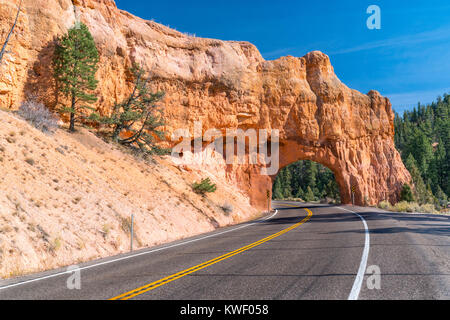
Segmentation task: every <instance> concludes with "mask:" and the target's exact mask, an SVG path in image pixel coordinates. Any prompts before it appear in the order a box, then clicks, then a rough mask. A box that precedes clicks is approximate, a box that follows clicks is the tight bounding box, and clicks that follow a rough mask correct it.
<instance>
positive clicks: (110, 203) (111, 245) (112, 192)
mask: <svg viewBox="0 0 450 320" xmlns="http://www.w3.org/2000/svg"><path fill="white" fill-rule="evenodd" d="M154 160H155V161H154V162H153V163H152V162H149V161H144V160H142V159H139V158H136V157H135V156H133V155H131V154H129V153H127V152H126V150H122V149H120V147H118V146H114V145H112V144H109V143H106V142H105V141H103V140H102V139H100V138H99V137H97V136H96V135H95V134H94V133H92V132H89V131H88V130H86V129H79V131H78V132H77V133H75V134H69V133H68V132H67V131H66V130H64V129H59V130H57V132H55V133H54V134H53V135H49V134H44V133H42V132H41V131H39V130H37V129H35V128H34V127H32V126H31V125H29V124H28V123H27V122H25V121H24V120H22V119H20V118H19V117H18V116H16V115H15V114H12V113H9V112H4V111H0V277H2V278H7V277H13V276H17V275H23V274H26V273H30V272H36V271H42V270H48V269H52V268H56V267H61V266H66V265H72V264H76V263H80V262H84V261H88V260H92V259H96V258H101V257H107V256H111V255H115V254H119V253H122V252H126V251H128V250H129V244H130V237H129V222H130V215H131V214H134V217H135V232H136V235H135V241H134V243H135V248H143V247H148V246H153V245H157V244H161V243H166V242H170V241H173V240H177V239H181V238H184V237H188V236H193V235H196V234H200V233H203V232H207V231H211V230H214V229H215V228H218V227H221V226H226V225H230V224H235V223H239V222H242V221H245V220H249V219H251V218H255V217H257V216H258V214H260V212H258V211H256V210H255V209H254V208H252V207H251V206H250V204H249V199H248V198H247V197H246V196H244V195H243V194H242V193H241V192H240V191H239V189H238V188H237V187H236V185H234V184H233V183H231V182H227V180H229V179H226V178H225V176H223V175H222V176H219V175H218V172H222V173H223V172H225V170H223V169H222V170H217V168H215V167H214V166H211V167H208V166H206V167H205V166H202V167H198V168H196V167H195V166H192V167H191V168H190V169H188V170H186V169H183V168H181V167H179V166H177V165H176V164H175V163H173V162H172V161H171V160H170V158H168V157H166V158H155V159H154ZM206 177H210V178H211V180H212V181H213V182H214V183H216V184H217V191H216V192H215V193H213V194H208V195H207V196H206V197H203V196H200V195H198V194H196V193H194V192H193V190H192V187H191V184H192V183H193V182H194V181H199V180H201V179H202V178H206ZM224 205H227V206H228V207H232V208H233V210H232V212H227V211H228V210H224V209H223V208H222V207H223V206H224Z"/></svg>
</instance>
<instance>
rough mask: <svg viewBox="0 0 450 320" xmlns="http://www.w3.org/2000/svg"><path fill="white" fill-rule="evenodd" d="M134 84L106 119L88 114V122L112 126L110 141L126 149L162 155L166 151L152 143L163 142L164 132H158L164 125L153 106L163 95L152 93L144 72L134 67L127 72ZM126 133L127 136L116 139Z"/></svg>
mask: <svg viewBox="0 0 450 320" xmlns="http://www.w3.org/2000/svg"><path fill="white" fill-rule="evenodd" d="M130 71H131V73H132V74H133V76H134V79H135V83H134V89H133V91H132V93H131V95H130V96H129V97H128V98H127V99H125V100H124V101H122V102H121V103H118V104H115V105H114V107H113V111H112V114H111V115H110V116H103V117H100V116H99V115H97V114H95V113H94V114H92V115H91V119H92V120H94V121H98V122H100V123H102V124H106V125H109V126H111V127H112V139H113V140H114V141H116V142H119V143H120V144H122V145H126V146H137V147H138V148H139V150H140V151H141V152H142V153H144V154H166V153H168V150H167V149H164V148H161V147H159V146H158V145H157V144H156V139H160V140H162V139H164V133H163V132H162V131H160V130H158V128H159V127H161V126H163V125H164V121H163V119H162V115H161V112H160V111H159V109H158V106H157V103H158V102H160V101H161V100H162V99H163V97H164V92H156V93H152V92H151V90H150V88H149V86H148V78H146V73H145V71H144V69H143V68H142V67H141V66H139V65H135V66H134V67H133V68H132V69H131V70H130ZM123 130H126V131H127V132H128V136H126V137H120V133H121V132H122V131H123Z"/></svg>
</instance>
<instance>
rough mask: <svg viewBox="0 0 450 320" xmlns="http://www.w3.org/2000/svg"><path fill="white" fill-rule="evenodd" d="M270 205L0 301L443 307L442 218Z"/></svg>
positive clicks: (40, 277) (445, 237) (448, 288)
mask: <svg viewBox="0 0 450 320" xmlns="http://www.w3.org/2000/svg"><path fill="white" fill-rule="evenodd" d="M274 207H275V208H277V213H276V214H275V215H270V216H267V217H265V218H264V219H260V220H258V221H253V222H249V223H246V224H242V225H239V226H233V227H228V228H223V229H219V230H216V231H215V232H212V233H209V234H204V235H201V236H198V237H194V238H190V239H184V240H182V241H177V242H174V243H171V244H166V245H164V246H159V247H154V248H150V249H146V250H142V251H137V252H133V253H132V254H127V255H121V256H116V257H112V258H109V259H103V260H98V261H93V262H91V263H87V264H82V265H80V267H81V271H80V273H79V275H80V280H81V281H80V284H81V288H80V289H72V290H70V289H68V287H67V281H68V278H69V277H72V278H71V280H72V281H73V280H74V279H75V278H74V273H72V272H70V273H67V272H66V271H67V269H60V270H53V271H50V272H45V273H40V274H35V275H31V276H27V277H22V278H17V279H12V280H6V281H0V299H33V300H38V299H111V298H117V299H169V300H170V299H177V300H179V299H180V300H185V299H188V300H197V299H198V300H210V299H219V300H221V299H227V300H247V299H278V300H286V299H289V300H296V299H349V298H352V299H450V217H448V216H436V215H418V214H400V213H387V212H382V211H381V210H377V209H373V208H360V207H350V206H339V207H336V206H326V205H305V204H299V203H295V202H276V203H275V204H274ZM366 226H367V229H366ZM378 271H379V272H380V273H379V276H378V275H377V274H378V273H377V272H378ZM365 273H366V274H365ZM364 274H365V275H364ZM71 283H74V282H71ZM378 285H379V288H377V287H378Z"/></svg>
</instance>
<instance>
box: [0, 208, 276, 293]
mask: <svg viewBox="0 0 450 320" xmlns="http://www.w3.org/2000/svg"><path fill="white" fill-rule="evenodd" d="M277 214H278V210H275V212H274V213H273V214H272V215H271V216H269V217H267V218H264V219H262V220H258V222H253V223H250V224H245V225H243V226H240V227H237V228H234V229H230V230H227V231H223V232H219V233H215V234H211V235H209V236H204V237H201V238H197V239H192V240H188V241H185V242H181V243H177V244H173V245H169V246H167V247H163V248H158V249H153V250H150V251H145V252H141V253H136V254H133V255H129V256H126V257H122V258H117V259H113V260H108V261H104V262H100V263H96V264H92V265H89V266H85V267H81V268H79V269H77V271H81V270H85V269H90V268H94V267H98V266H102V265H105V264H110V263H113V262H118V261H122V260H126V259H131V258H135V257H138V256H142V255H146V254H150V253H153V252H157V251H162V250H166V249H170V248H174V247H178V246H183V245H185V244H188V243H192V242H196V241H200V240H204V239H207V238H212V237H216V236H219V235H221V234H225V233H228V232H232V231H236V230H239V229H242V228H247V227H250V226H253V225H255V224H257V223H259V222H260V221H266V220H269V219H272V218H273V217H275V216H276V215H277ZM73 272H74V270H68V271H63V272H58V273H54V274H51V275H48V276H44V277H40V278H35V279H30V280H26V281H22V282H18V283H13V284H10V285H6V286H4V287H0V291H1V290H4V289H8V288H12V287H17V286H21V285H24V284H28V283H31V282H36V281H41V280H45V279H49V278H55V277H58V276H61V275H64V274H69V273H73Z"/></svg>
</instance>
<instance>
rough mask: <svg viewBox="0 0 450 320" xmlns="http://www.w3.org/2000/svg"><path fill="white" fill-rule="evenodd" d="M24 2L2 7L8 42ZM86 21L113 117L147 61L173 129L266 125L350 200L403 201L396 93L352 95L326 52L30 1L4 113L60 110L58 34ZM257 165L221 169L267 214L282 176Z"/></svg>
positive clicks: (100, 4)
mask: <svg viewBox="0 0 450 320" xmlns="http://www.w3.org/2000/svg"><path fill="white" fill-rule="evenodd" d="M18 2H19V0H13V1H12V0H0V19H1V22H2V23H1V25H0V35H1V36H2V39H3V38H4V36H5V35H6V33H7V31H8V29H9V27H10V25H11V23H12V22H13V20H14V17H15V12H16V11H15V10H16V8H17V4H18ZM77 19H79V20H81V21H82V22H84V23H85V24H86V25H87V26H88V27H89V29H90V30H91V32H92V34H93V36H94V38H95V41H96V44H97V47H98V49H99V52H100V55H101V63H100V69H99V71H98V73H97V78H98V80H99V81H100V83H99V86H98V96H99V101H98V104H97V107H98V108H99V110H100V111H101V112H103V113H107V112H108V109H109V108H110V107H111V106H112V105H113V103H114V102H116V101H118V100H121V99H123V98H124V97H125V96H126V95H127V94H128V93H129V92H130V90H131V87H132V83H131V81H130V74H129V72H128V71H127V70H128V68H129V67H130V66H131V65H132V64H133V63H135V62H137V63H140V64H142V65H143V66H144V67H145V68H146V69H147V70H149V72H150V73H151V76H152V86H153V88H154V89H155V90H163V91H165V92H166V99H165V101H164V106H165V115H166V122H167V126H166V128H165V129H166V131H167V132H168V133H171V132H173V131H174V130H176V129H178V128H190V127H192V124H193V122H194V121H202V123H203V129H204V130H206V129H209V128H217V129H221V130H224V129H226V128H241V129H244V130H245V129H249V128H255V129H258V128H261V129H269V130H272V129H279V130H280V165H281V167H283V166H286V165H288V164H290V163H292V162H294V161H297V160H302V159H303V160H313V161H316V162H318V163H321V164H323V165H325V166H327V167H328V168H330V169H331V170H332V171H333V172H334V173H335V176H336V180H337V182H338V184H339V187H340V192H341V198H342V200H343V202H344V203H349V202H351V186H353V185H354V186H356V192H355V202H356V203H357V204H375V203H377V202H379V201H380V200H383V199H385V198H389V200H391V201H396V200H398V197H399V193H400V190H401V187H402V186H403V184H404V183H407V182H409V181H410V180H411V178H410V175H409V173H408V171H407V170H406V169H405V167H404V165H403V163H402V161H401V158H400V155H399V154H398V152H397V150H396V149H395V146H394V141H393V136H394V128H393V119H394V114H393V112H392V109H391V104H390V102H389V100H388V99H387V98H384V97H382V96H381V95H380V94H379V93H378V92H376V91H370V92H369V93H368V94H367V95H365V94H362V93H359V92H358V91H355V90H352V89H349V88H348V87H347V86H345V85H344V84H343V83H342V82H341V81H340V80H339V79H338V78H337V76H336V75H335V73H334V70H333V67H332V65H331V63H330V60H329V58H328V56H326V55H325V54H323V53H321V52H318V51H315V52H310V53H308V54H307V55H305V56H304V57H301V58H296V57H291V56H288V57H283V58H280V59H278V60H274V61H265V60H264V59H263V58H262V56H261V54H260V53H259V51H258V50H257V49H256V47H255V46H253V45H252V44H250V43H247V42H235V41H220V40H214V39H202V38H197V37H193V36H190V35H186V34H183V33H180V32H178V31H175V30H173V29H170V28H167V27H165V26H163V25H160V24H158V23H155V22H152V21H145V20H143V19H140V18H138V17H135V16H133V15H131V14H129V13H127V12H125V11H122V10H119V9H118V8H117V7H116V5H115V3H114V1H112V0H77V1H70V0H52V1H48V0H24V4H23V11H22V14H21V15H20V18H19V22H18V25H17V27H16V30H15V34H14V37H13V38H12V39H11V42H10V45H9V47H8V53H7V54H6V55H5V57H4V61H3V63H2V65H1V66H0V106H1V107H3V108H17V107H18V105H19V104H20V102H21V101H22V100H23V99H25V97H26V96H27V95H28V94H30V93H34V94H37V95H38V96H39V97H40V99H41V100H42V101H44V102H45V103H46V104H47V105H48V106H49V107H50V108H53V107H55V105H56V103H57V100H58V96H57V95H56V93H55V88H54V83H53V80H52V77H51V71H50V69H49V66H50V62H51V59H52V54H53V48H54V40H55V37H56V36H58V35H60V34H62V33H64V32H65V31H66V30H67V29H68V28H69V27H71V26H72V25H73V24H74V23H75V22H76V21H77ZM258 169H259V168H258V167H256V166H250V165H228V166H223V170H225V172H226V174H227V176H228V177H229V179H233V180H235V181H237V182H238V184H239V185H240V187H241V188H242V189H243V190H245V191H247V192H248V193H249V195H250V197H251V199H252V202H253V204H254V205H255V206H257V207H266V205H267V200H266V190H267V189H271V183H272V179H273V177H268V176H261V175H260V174H259V170H258Z"/></svg>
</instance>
